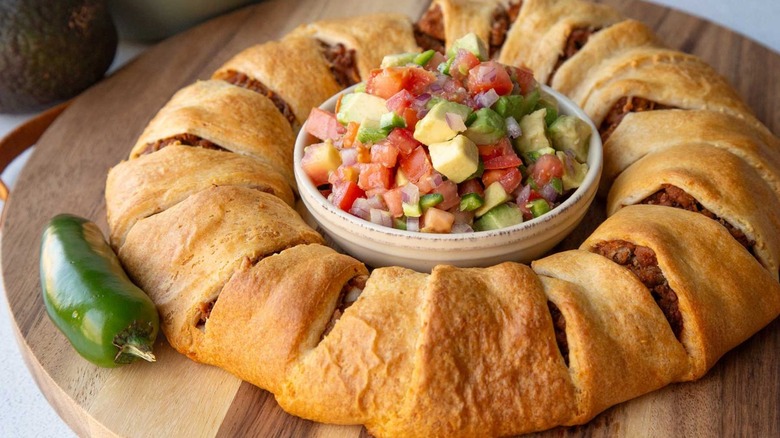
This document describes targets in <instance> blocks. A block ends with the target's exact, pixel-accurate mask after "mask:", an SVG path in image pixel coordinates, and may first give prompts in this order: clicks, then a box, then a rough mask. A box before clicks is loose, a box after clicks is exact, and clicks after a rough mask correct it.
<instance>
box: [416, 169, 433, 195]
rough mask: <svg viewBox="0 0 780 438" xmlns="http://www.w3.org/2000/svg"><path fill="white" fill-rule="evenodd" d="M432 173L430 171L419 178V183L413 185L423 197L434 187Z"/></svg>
mask: <svg viewBox="0 0 780 438" xmlns="http://www.w3.org/2000/svg"><path fill="white" fill-rule="evenodd" d="M433 173H434V170H431V172H429V173H426V174H424V175H423V176H422V177H420V179H419V181H417V182H416V183H414V185H416V186H417V188H418V189H420V194H421V195H424V194H426V193H431V192H432V191H433V189H434V188H435V187H436V183H434V181H433Z"/></svg>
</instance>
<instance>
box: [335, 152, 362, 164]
mask: <svg viewBox="0 0 780 438" xmlns="http://www.w3.org/2000/svg"><path fill="white" fill-rule="evenodd" d="M339 154H341V164H342V165H344V166H352V165H353V164H355V163H357V157H358V150H357V148H347V149H342V150H340V151H339Z"/></svg>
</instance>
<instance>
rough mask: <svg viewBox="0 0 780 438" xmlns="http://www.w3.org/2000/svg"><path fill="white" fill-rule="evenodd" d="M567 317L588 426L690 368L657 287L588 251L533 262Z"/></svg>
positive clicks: (573, 369) (581, 418) (582, 417)
mask: <svg viewBox="0 0 780 438" xmlns="http://www.w3.org/2000/svg"><path fill="white" fill-rule="evenodd" d="M532 267H533V270H534V271H535V272H536V273H537V274H539V275H540V276H541V280H542V284H543V285H544V291H545V294H547V297H548V299H549V300H550V301H551V302H552V303H554V305H555V306H556V307H557V308H558V309H559V311H560V313H561V314H562V317H563V320H564V321H565V339H566V341H567V344H566V352H567V355H568V361H569V373H570V374H571V378H572V381H573V382H574V385H575V386H576V387H577V407H578V408H577V415H576V416H575V418H573V419H572V421H571V422H570V423H568V424H581V423H583V422H586V421H588V420H590V419H591V418H593V417H594V416H595V415H596V414H598V413H599V412H601V411H603V410H604V409H606V408H608V407H610V406H612V405H614V404H617V403H620V402H622V401H625V400H628V399H631V398H634V397H638V396H640V395H642V394H645V393H647V392H650V391H653V390H655V389H658V388H661V387H663V386H666V385H667V384H669V383H671V382H676V381H678V380H680V378H681V377H682V376H683V375H685V374H686V373H687V372H688V370H689V366H690V365H689V361H688V355H687V354H686V352H685V349H684V348H683V346H682V344H680V342H678V341H677V339H676V338H675V337H674V333H673V332H672V330H671V327H670V326H669V323H668V322H667V321H666V319H665V318H664V314H663V312H661V309H660V308H659V307H658V306H657V305H656V303H655V301H654V300H653V297H652V295H651V294H650V291H649V290H648V289H647V288H646V287H645V286H644V285H643V284H642V282H640V281H639V279H638V278H637V277H636V276H635V275H633V274H632V273H631V272H630V271H629V270H628V269H625V268H623V267H622V266H620V265H618V264H616V263H613V262H612V261H610V260H609V259H607V258H605V257H602V256H600V255H597V254H593V253H590V252H587V251H581V250H576V251H567V252H562V253H558V254H554V255H552V256H549V257H545V258H543V259H541V260H537V261H535V262H533V264H532Z"/></svg>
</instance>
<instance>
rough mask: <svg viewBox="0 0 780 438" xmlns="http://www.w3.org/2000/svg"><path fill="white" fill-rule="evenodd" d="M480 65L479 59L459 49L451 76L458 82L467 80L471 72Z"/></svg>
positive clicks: (453, 62)
mask: <svg viewBox="0 0 780 438" xmlns="http://www.w3.org/2000/svg"><path fill="white" fill-rule="evenodd" d="M478 65H479V58H477V57H476V55H474V54H473V53H471V52H469V51H468V50H465V49H458V53H457V54H456V55H455V59H453V60H452V64H450V76H452V77H453V78H454V79H457V80H458V81H462V80H464V79H466V77H468V75H469V70H471V69H472V68H474V67H476V66H478Z"/></svg>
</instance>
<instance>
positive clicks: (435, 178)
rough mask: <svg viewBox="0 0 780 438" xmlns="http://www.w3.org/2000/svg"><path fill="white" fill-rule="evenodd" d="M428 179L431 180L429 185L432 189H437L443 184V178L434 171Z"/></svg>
mask: <svg viewBox="0 0 780 438" xmlns="http://www.w3.org/2000/svg"><path fill="white" fill-rule="evenodd" d="M429 178H430V179H431V185H432V186H433V187H439V186H440V185H441V183H443V182H444V177H443V176H441V174H440V173H439V172H436V171H434V172H433V173H432V174H431V176H430V177H429Z"/></svg>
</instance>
